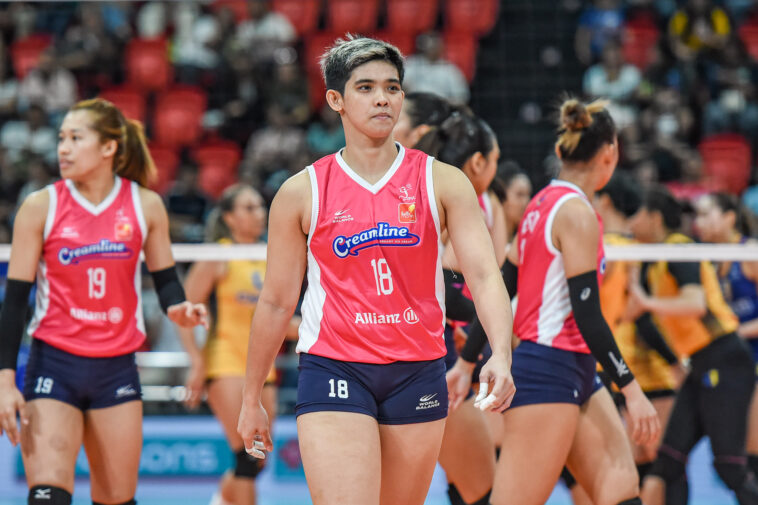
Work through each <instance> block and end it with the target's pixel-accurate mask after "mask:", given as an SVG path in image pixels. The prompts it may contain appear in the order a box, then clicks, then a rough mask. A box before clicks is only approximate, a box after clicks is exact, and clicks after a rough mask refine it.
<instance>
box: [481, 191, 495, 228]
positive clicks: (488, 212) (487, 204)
mask: <svg viewBox="0 0 758 505" xmlns="http://www.w3.org/2000/svg"><path fill="white" fill-rule="evenodd" d="M482 203H484V222H485V223H487V229H488V230H490V231H492V227H493V226H495V215H494V214H493V211H492V198H491V197H490V193H489V191H485V192H484V193H482Z"/></svg>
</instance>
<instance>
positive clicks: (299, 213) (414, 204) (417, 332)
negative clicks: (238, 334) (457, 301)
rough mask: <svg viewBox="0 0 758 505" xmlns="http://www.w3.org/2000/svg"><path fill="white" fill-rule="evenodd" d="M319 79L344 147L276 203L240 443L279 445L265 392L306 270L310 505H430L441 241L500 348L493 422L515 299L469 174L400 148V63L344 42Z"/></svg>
mask: <svg viewBox="0 0 758 505" xmlns="http://www.w3.org/2000/svg"><path fill="white" fill-rule="evenodd" d="M322 69H323V73H324V78H325V81H326V87H327V90H328V91H327V101H328V103H329V105H330V106H331V107H332V108H333V109H334V110H336V111H337V112H339V113H340V115H341V116H342V123H343V126H344V129H345V138H346V147H345V149H344V150H342V151H340V152H338V153H336V154H334V155H330V156H327V157H325V158H322V159H321V160H319V161H317V162H316V163H314V165H312V166H310V167H308V168H307V169H306V170H305V171H303V172H301V173H300V174H298V175H296V176H294V177H293V178H291V179H290V180H288V181H287V182H286V183H285V184H284V185H283V186H282V188H281V189H280V191H279V193H278V194H277V196H276V197H275V199H274V201H273V203H272V206H271V217H270V221H269V242H268V251H269V253H268V266H267V268H268V270H267V274H266V281H265V283H264V287H263V292H262V293H261V297H260V299H259V301H258V307H257V308H256V313H255V316H254V317H253V325H252V331H251V343H250V347H251V348H255V349H258V350H259V352H256V353H249V354H248V367H247V377H246V384H245V393H244V399H243V407H242V412H241V414H240V422H239V432H240V434H241V435H242V438H243V440H244V442H245V447H246V449H247V450H248V451H249V452H251V453H253V454H256V455H258V456H259V457H263V456H264V453H263V450H268V451H270V450H272V449H273V447H272V443H271V438H270V435H269V428H268V421H267V415H266V411H265V409H263V407H262V406H261V400H260V398H261V388H262V386H263V383H264V381H265V377H266V375H267V374H268V370H269V369H270V367H271V363H272V362H273V359H274V354H275V352H276V349H278V347H279V345H280V344H281V341H282V338H283V337H284V332H285V329H286V326H287V324H288V322H289V318H290V316H291V314H292V311H293V310H294V307H295V303H296V302H297V294H298V292H299V288H300V284H301V282H302V277H303V274H304V272H305V269H306V263H307V265H308V269H307V271H308V281H309V282H308V290H307V292H306V295H305V301H304V303H303V322H302V324H301V326H300V341H299V342H298V350H299V351H300V376H299V384H298V402H297V407H296V414H297V416H298V418H297V424H298V437H299V441H300V450H301V455H302V459H303V465H304V467H305V474H306V479H307V480H308V485H309V489H310V493H311V497H312V499H313V502H314V503H315V504H316V505H320V504H325V503H329V504H331V503H338V502H339V503H361V504H368V505H371V504H379V503H382V504H396V503H403V504H409V505H414V504H418V505H420V504H422V503H423V502H424V498H425V497H426V494H427V491H428V489H429V483H430V480H431V477H432V473H433V471H434V466H435V463H436V461H437V457H438V456H439V450H440V444H441V441H442V436H443V431H444V425H445V422H444V418H445V416H446V415H447V388H446V385H445V365H444V360H443V357H444V355H445V345H444V339H443V329H444V307H443V304H442V297H443V282H442V271H441V267H440V255H441V254H440V253H441V251H440V235H441V233H442V231H443V230H445V229H447V231H448V233H449V235H450V240H451V243H452V244H453V247H455V249H456V251H458V260H459V262H460V265H461V268H462V271H463V273H464V275H465V276H466V279H467V282H468V284H469V286H470V289H471V292H472V294H473V298H474V301H475V303H476V305H477V311H478V312H479V314H480V317H481V319H482V322H483V324H484V326H485V328H486V329H487V330H488V334H489V335H490V336H491V337H492V348H493V357H492V358H491V359H490V360H489V361H488V363H487V364H486V365H485V366H484V368H483V370H482V378H483V380H486V381H488V382H489V383H490V384H491V385H492V386H493V388H491V389H492V396H491V397H490V400H489V402H488V404H489V405H490V406H491V407H492V408H493V409H497V410H503V409H505V408H507V406H508V405H509V403H510V398H511V396H512V394H513V392H514V391H513V386H512V382H511V377H510V372H509V362H510V356H509V345H510V331H511V330H510V325H509V323H510V311H509V310H503V308H504V307H508V297H507V294H506V292H505V289H504V286H503V283H502V280H501V278H500V274H499V272H498V269H497V264H496V262H495V259H494V254H493V253H492V248H491V245H490V244H491V241H490V238H489V234H488V232H487V228H486V226H485V224H484V220H483V219H482V215H481V210H480V209H479V206H478V204H477V200H476V195H475V193H474V190H473V189H472V187H471V184H470V183H469V182H468V179H467V178H466V176H465V175H464V174H463V173H461V171H460V170H459V169H457V168H455V167H451V166H449V165H445V164H443V163H440V162H438V161H433V160H432V159H431V158H429V157H428V156H426V155H425V154H423V153H421V152H419V151H414V150H410V149H405V148H403V147H402V146H401V145H399V144H396V143H395V142H394V141H393V140H392V129H393V127H394V125H395V123H396V121H397V116H398V114H399V112H400V108H401V106H402V102H403V91H402V88H401V84H402V78H403V59H402V56H401V54H400V52H399V51H398V50H397V49H396V48H395V47H394V46H391V45H389V44H387V43H385V42H381V41H378V40H373V39H368V38H353V37H348V39H347V40H340V41H338V42H337V43H336V45H335V46H334V47H333V48H331V49H330V50H329V51H328V52H327V53H326V54H325V55H324V57H323V59H322Z"/></svg>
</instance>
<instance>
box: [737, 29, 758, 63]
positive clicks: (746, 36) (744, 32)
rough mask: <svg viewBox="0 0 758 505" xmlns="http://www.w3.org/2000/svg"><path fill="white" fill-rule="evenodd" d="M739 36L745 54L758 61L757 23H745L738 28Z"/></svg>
mask: <svg viewBox="0 0 758 505" xmlns="http://www.w3.org/2000/svg"><path fill="white" fill-rule="evenodd" d="M739 34H740V40H742V43H743V44H744V45H745V50H747V53H748V54H749V55H750V57H751V58H753V60H754V61H758V23H745V24H744V25H742V26H741V27H740V31H739Z"/></svg>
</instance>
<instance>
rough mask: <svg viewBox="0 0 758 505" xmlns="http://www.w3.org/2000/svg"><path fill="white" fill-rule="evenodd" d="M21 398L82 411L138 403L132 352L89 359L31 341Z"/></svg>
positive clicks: (138, 385) (137, 377)
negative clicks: (62, 403)
mask: <svg viewBox="0 0 758 505" xmlns="http://www.w3.org/2000/svg"><path fill="white" fill-rule="evenodd" d="M24 398H25V399H26V400H27V401H29V400H36V399H38V398H49V399H52V400H59V401H62V402H64V403H68V404H69V405H72V406H74V407H76V408H78V409H80V410H82V411H85V410H89V409H102V408H105V407H112V406H114V405H119V404H121V403H126V402H130V401H133V400H140V399H141V398H142V389H141V388H140V382H139V375H138V373H137V364H136V363H135V360H134V353H130V354H124V355H122V356H115V357H112V358H89V357H85V356H77V355H75V354H71V353H69V352H66V351H63V350H61V349H58V348H56V347H53V346H51V345H49V344H46V343H45V342H43V341H41V340H38V339H33V342H32V346H31V350H30V351H29V362H28V363H27V365H26V374H25V376H24Z"/></svg>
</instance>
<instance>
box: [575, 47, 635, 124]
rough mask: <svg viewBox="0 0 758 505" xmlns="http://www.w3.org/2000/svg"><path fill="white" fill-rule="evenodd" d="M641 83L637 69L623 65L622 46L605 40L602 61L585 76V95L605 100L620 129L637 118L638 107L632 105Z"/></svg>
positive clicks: (626, 64)
mask: <svg viewBox="0 0 758 505" xmlns="http://www.w3.org/2000/svg"><path fill="white" fill-rule="evenodd" d="M639 83H640V71H639V70H637V67H635V66H634V65H630V64H628V63H624V60H623V56H622V54H621V45H620V44H619V43H618V42H617V41H615V40H612V41H608V42H607V43H606V44H605V47H603V52H602V59H601V62H600V63H597V64H595V65H593V66H591V67H590V68H588V69H587V71H586V72H585V73H584V85H583V87H584V93H585V94H586V95H588V96H590V97H593V98H608V99H609V100H611V104H610V105H609V107H608V112H610V114H611V116H612V117H613V119H614V121H615V122H616V125H617V126H618V128H619V129H621V130H623V129H624V128H626V127H627V126H629V125H631V124H632V123H633V122H634V121H635V120H636V119H637V108H636V107H635V106H634V105H633V104H632V103H631V102H632V99H633V98H634V94H635V92H636V91H637V86H639Z"/></svg>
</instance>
